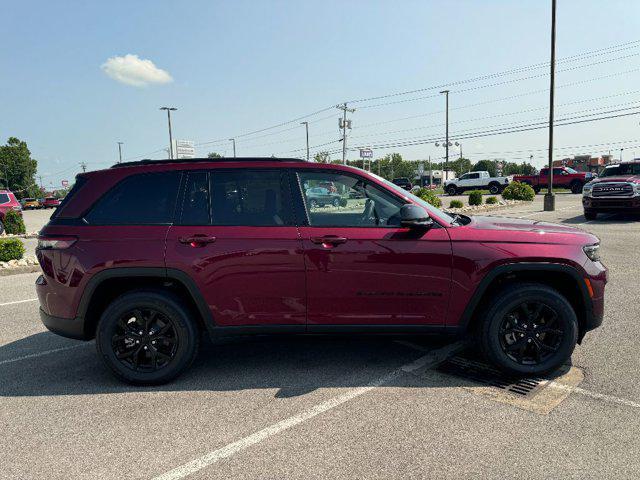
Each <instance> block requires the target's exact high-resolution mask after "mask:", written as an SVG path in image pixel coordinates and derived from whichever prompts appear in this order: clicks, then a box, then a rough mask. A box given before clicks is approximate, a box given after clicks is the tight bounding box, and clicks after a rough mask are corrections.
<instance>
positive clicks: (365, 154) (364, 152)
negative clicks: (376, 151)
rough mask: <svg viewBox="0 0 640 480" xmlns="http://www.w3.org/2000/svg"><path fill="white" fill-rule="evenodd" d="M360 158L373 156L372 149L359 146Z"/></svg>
mask: <svg viewBox="0 0 640 480" xmlns="http://www.w3.org/2000/svg"><path fill="white" fill-rule="evenodd" d="M360 158H373V150H371V149H370V148H361V149H360Z"/></svg>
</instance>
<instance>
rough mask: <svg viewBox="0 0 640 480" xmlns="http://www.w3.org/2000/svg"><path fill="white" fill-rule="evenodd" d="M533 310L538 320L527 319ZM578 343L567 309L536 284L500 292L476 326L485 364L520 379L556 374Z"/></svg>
mask: <svg viewBox="0 0 640 480" xmlns="http://www.w3.org/2000/svg"><path fill="white" fill-rule="evenodd" d="M538 305H542V307H541V309H540V311H539V312H538V313H539V315H538V316H537V317H536V318H534V317H531V316H527V312H529V313H535V312H536V311H537V306H538ZM524 306H526V308H525V307H524ZM518 321H519V323H518ZM536 322H537V323H536ZM507 332H510V333H507ZM577 340H578V320H577V318H576V314H575V312H574V311H573V308H572V307H571V304H570V303H569V302H568V301H567V299H566V298H565V297H563V296H562V295H561V294H560V293H559V292H558V291H556V290H554V289H552V288H550V287H547V286H545V285H541V284H537V283H521V284H516V285H512V286H510V287H507V288H505V289H504V290H502V291H501V292H500V293H499V294H498V295H496V297H495V300H494V301H493V302H492V303H491V305H490V306H489V308H488V309H487V310H486V311H485V315H484V321H483V323H482V324H481V325H480V348H481V350H482V353H483V354H484V356H485V357H486V358H487V360H489V362H491V363H492V364H494V365H495V366H496V367H498V368H499V369H501V370H503V371H505V372H507V373H510V374H513V375H519V376H520V375H543V374H545V373H549V372H551V371H554V370H556V369H558V368H559V367H561V366H562V365H563V364H564V363H566V362H567V361H568V360H569V359H570V358H571V354H572V353H573V349H574V348H575V346H576V342H577ZM541 345H542V346H544V348H543V347H541ZM535 352H544V356H543V353H538V354H536V353H535Z"/></svg>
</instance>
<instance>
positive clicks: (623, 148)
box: [620, 148, 624, 161]
mask: <svg viewBox="0 0 640 480" xmlns="http://www.w3.org/2000/svg"><path fill="white" fill-rule="evenodd" d="M623 150H624V148H621V149H620V161H622V151H623Z"/></svg>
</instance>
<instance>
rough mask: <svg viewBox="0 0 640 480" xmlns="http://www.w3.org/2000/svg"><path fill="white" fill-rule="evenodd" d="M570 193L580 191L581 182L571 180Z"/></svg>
mask: <svg viewBox="0 0 640 480" xmlns="http://www.w3.org/2000/svg"><path fill="white" fill-rule="evenodd" d="M571 193H573V194H577V193H582V183H581V182H573V183H572V184H571Z"/></svg>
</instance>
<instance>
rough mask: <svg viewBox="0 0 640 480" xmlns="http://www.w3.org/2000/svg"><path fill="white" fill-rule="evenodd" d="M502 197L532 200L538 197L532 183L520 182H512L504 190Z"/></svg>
mask: <svg viewBox="0 0 640 480" xmlns="http://www.w3.org/2000/svg"><path fill="white" fill-rule="evenodd" d="M502 198H504V199H505V200H526V201H527V202H531V201H532V200H533V199H534V198H536V192H534V191H533V188H531V185H527V184H526V183H520V182H511V183H510V184H509V185H507V186H506V187H505V189H504V190H503V191H502Z"/></svg>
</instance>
